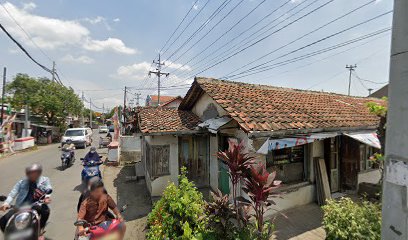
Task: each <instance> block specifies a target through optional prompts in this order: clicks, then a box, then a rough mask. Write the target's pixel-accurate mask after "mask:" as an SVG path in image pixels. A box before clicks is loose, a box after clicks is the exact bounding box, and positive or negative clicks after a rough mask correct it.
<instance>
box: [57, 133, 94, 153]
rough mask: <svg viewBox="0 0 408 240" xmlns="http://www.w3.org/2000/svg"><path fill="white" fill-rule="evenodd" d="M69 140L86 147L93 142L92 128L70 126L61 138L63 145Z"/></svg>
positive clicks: (77, 145)
mask: <svg viewBox="0 0 408 240" xmlns="http://www.w3.org/2000/svg"><path fill="white" fill-rule="evenodd" d="M68 140H71V142H72V143H73V144H74V145H75V147H78V148H86V147H87V146H90V145H91V144H92V130H91V129H90V128H69V129H67V130H66V131H65V134H64V136H63V137H62V139H61V146H62V145H64V144H65V143H66V142H67V141H68Z"/></svg>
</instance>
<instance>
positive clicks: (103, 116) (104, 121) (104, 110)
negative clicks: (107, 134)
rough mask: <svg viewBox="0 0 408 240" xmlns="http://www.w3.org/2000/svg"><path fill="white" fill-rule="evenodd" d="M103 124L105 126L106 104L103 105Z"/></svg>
mask: <svg viewBox="0 0 408 240" xmlns="http://www.w3.org/2000/svg"><path fill="white" fill-rule="evenodd" d="M101 116H102V124H105V103H102V115H101Z"/></svg>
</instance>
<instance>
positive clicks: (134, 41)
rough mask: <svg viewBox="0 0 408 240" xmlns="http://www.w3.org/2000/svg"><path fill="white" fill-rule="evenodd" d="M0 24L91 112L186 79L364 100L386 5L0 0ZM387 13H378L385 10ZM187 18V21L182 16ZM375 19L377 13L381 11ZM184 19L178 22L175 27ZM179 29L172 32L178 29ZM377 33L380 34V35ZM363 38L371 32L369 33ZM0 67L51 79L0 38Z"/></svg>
mask: <svg viewBox="0 0 408 240" xmlns="http://www.w3.org/2000/svg"><path fill="white" fill-rule="evenodd" d="M0 5H1V6H0V23H1V24H2V25H3V26H4V27H5V28H6V29H7V30H8V31H9V33H10V34H11V35H12V36H13V37H14V38H15V39H16V40H18V41H19V42H20V43H21V44H22V45H23V46H24V48H25V49H26V50H27V51H28V52H29V53H30V54H31V55H32V56H33V57H34V58H35V59H36V60H37V61H38V62H40V63H41V64H43V65H45V66H47V67H48V68H52V62H53V61H55V63H56V70H57V73H58V74H59V76H60V77H61V80H62V82H63V83H64V85H66V86H71V87H72V88H73V89H74V90H75V91H76V93H77V94H78V95H81V94H82V92H83V93H84V96H85V98H86V99H88V100H89V99H92V102H93V103H94V105H95V106H93V108H94V109H95V110H99V111H100V110H101V108H102V106H104V107H105V110H107V109H109V108H112V107H113V106H115V105H118V104H122V103H123V92H124V91H123V89H124V87H125V86H126V87H127V88H128V94H127V101H128V102H130V103H133V104H135V103H136V100H135V98H136V94H137V93H140V94H141V96H140V103H144V101H145V99H146V96H147V95H149V94H157V78H156V77H155V75H151V76H148V74H147V73H148V72H149V70H153V71H154V70H155V66H154V65H152V61H153V60H154V59H155V60H156V62H157V59H158V55H159V52H160V54H161V60H162V62H163V63H164V66H162V71H163V72H164V73H170V75H169V76H168V77H166V76H162V78H161V86H162V87H163V88H162V90H161V94H162V95H181V96H184V94H185V93H186V91H187V90H188V88H189V86H190V84H191V83H192V81H193V79H194V76H204V77H214V78H222V79H227V80H233V81H242V82H249V83H256V84H266V85H273V86H279V87H290V88H298V89H309V90H316V91H328V92H335V93H341V94H347V91H348V80H349V72H348V69H346V65H355V64H356V65H357V68H356V69H355V71H354V74H353V76H352V82H351V94H352V95H356V96H367V94H368V89H369V88H371V89H374V91H375V90H377V89H379V88H381V87H382V86H383V85H385V84H386V82H388V72H389V55H390V41H391V31H388V30H387V28H388V27H391V23H392V13H389V11H390V10H392V1H391V0H372V1H370V0H365V1H363V0H354V1H352V0H156V1H151V0H137V1H135V0H121V1H108V0H87V1H83V0H31V1H30V0H23V1H17V0H8V1H5V0H0ZM387 12H388V13H387ZM187 13H188V15H186V14H187ZM382 14H384V15H382ZM183 19H184V21H183ZM178 26H179V27H178ZM380 30H383V31H380ZM369 34H372V35H369ZM0 67H1V68H3V67H7V81H8V82H9V81H12V79H13V77H14V76H15V75H16V74H17V73H26V74H28V75H30V76H34V77H51V76H50V74H49V73H47V72H45V71H44V70H43V69H41V68H40V67H38V66H37V65H35V64H34V63H33V62H32V61H31V60H30V59H29V58H28V57H27V56H25V55H24V53H23V52H22V51H21V50H20V49H18V47H17V46H16V45H15V43H13V42H12V41H11V40H10V39H9V38H8V37H7V36H6V35H5V34H4V33H3V32H0Z"/></svg>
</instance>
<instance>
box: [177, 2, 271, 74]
mask: <svg viewBox="0 0 408 240" xmlns="http://www.w3.org/2000/svg"><path fill="white" fill-rule="evenodd" d="M265 2H266V0H263V1H261V2H259V3H258V4H257V5H256V6H255V7H254V8H252V9H251V10H250V11H249V12H248V13H247V14H245V15H244V16H243V17H242V18H241V19H239V20H238V21H237V22H236V23H235V24H233V25H232V26H231V27H230V28H229V29H228V30H227V31H225V32H223V33H222V34H221V35H220V36H219V37H218V38H217V39H216V40H214V41H213V42H212V43H210V44H209V45H208V46H206V47H205V48H203V50H201V51H200V52H199V53H198V54H196V55H194V56H193V57H191V58H190V59H189V60H188V61H186V62H185V63H183V64H182V65H181V66H180V67H178V68H177V69H175V70H174V71H173V72H170V73H174V72H177V71H179V70H180V69H182V68H183V67H185V66H186V65H187V64H188V63H190V62H191V61H192V60H193V59H195V58H197V57H198V56H200V55H201V54H202V53H203V52H205V51H206V50H207V49H209V48H210V47H212V46H213V45H214V44H215V43H217V42H218V41H219V40H220V39H221V38H223V37H224V36H226V35H227V34H228V33H229V32H231V31H232V30H233V29H234V28H235V27H236V26H238V25H239V24H240V23H241V22H242V21H243V20H244V19H246V18H247V17H249V16H250V15H251V14H252V13H253V12H255V11H256V10H257V9H258V8H259V7H260V6H262V4H264V3H265ZM177 60H178V59H177ZM177 60H175V61H177Z"/></svg>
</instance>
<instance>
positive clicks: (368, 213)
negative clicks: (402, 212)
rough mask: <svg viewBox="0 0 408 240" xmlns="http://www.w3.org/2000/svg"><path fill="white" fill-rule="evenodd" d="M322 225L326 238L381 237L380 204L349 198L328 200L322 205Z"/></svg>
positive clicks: (340, 239) (331, 239)
mask: <svg viewBox="0 0 408 240" xmlns="http://www.w3.org/2000/svg"><path fill="white" fill-rule="evenodd" d="M322 208H323V212H324V216H323V226H324V229H325V230H326V234H327V239H328V240H334V239H336V240H343V239H381V206H380V205H379V204H376V203H371V202H368V201H363V202H361V203H355V202H353V201H352V200H351V199H350V198H341V199H340V200H328V201H327V205H326V206H323V207H322Z"/></svg>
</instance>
